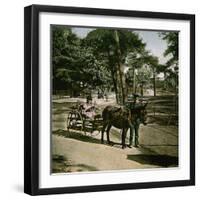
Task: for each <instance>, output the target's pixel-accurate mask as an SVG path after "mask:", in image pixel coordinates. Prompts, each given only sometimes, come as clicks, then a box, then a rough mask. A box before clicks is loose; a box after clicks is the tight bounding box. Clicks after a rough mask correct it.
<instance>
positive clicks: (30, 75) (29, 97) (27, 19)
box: [24, 5, 195, 195]
mask: <svg viewBox="0 0 200 200" xmlns="http://www.w3.org/2000/svg"><path fill="white" fill-rule="evenodd" d="M41 12H48V13H76V14H90V15H103V16H113V17H115V16H122V17H140V18H153V19H170V20H180V21H181V20H187V21H189V23H190V178H189V179H188V180H177V181H161V182H151V181H150V182H144V183H126V184H124V183H123V184H108V185H92V186H78V187H61V188H59V187H56V188H39V14H40V13H41ZM24 71H25V72H24V92H25V93H24V192H25V193H27V194H30V195H45V194H60V193H77V192H97V191H110V190H127V189H142V188H158V187H159V188H160V187H172V186H187V185H194V184H195V15H191V14H175V13H160V12H146V11H145V12H143V11H130V10H129V11H127V10H110V9H97V8H82V7H61V6H46V5H31V6H28V7H25V9H24Z"/></svg>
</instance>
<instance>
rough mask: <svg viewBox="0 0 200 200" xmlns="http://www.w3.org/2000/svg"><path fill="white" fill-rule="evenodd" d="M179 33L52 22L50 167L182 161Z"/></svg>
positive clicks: (64, 169) (65, 169) (72, 169)
mask: <svg viewBox="0 0 200 200" xmlns="http://www.w3.org/2000/svg"><path fill="white" fill-rule="evenodd" d="M178 41H179V32H177V31H155V30H134V29H120V28H119V29H114V28H99V27H98V28H96V27H70V26H64V25H51V49H50V51H51V88H52V91H51V131H52V134H51V173H77V172H79V173H80V172H82V173H84V172H85V173H86V172H95V171H114V170H134V169H147V168H148V169H153V168H170V167H171V168H174V167H178V166H179V162H178V160H179V156H178V155H179V151H178V149H179V144H178V140H179V134H178V133H179V131H178V124H179V116H178V107H179V104H178V102H179V95H178V94H179V82H178V80H179V48H178V47H179V44H178Z"/></svg>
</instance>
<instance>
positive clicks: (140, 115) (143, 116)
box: [131, 102, 148, 125]
mask: <svg viewBox="0 0 200 200" xmlns="http://www.w3.org/2000/svg"><path fill="white" fill-rule="evenodd" d="M147 104H148V102H146V103H141V104H139V105H136V106H135V107H134V108H132V109H131V115H132V120H133V121H134V122H136V123H142V124H144V125H147V110H146V107H147Z"/></svg>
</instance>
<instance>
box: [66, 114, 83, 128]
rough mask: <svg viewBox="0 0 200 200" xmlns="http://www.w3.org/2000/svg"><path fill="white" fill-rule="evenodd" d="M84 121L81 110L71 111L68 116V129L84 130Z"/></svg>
mask: <svg viewBox="0 0 200 200" xmlns="http://www.w3.org/2000/svg"><path fill="white" fill-rule="evenodd" d="M83 127H84V121H83V117H82V115H81V113H80V112H79V111H76V110H73V111H70V112H69V114H68V117H67V130H69V129H75V130H80V131H83V129H84V128H83Z"/></svg>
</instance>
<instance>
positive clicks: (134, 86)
mask: <svg viewBox="0 0 200 200" xmlns="http://www.w3.org/2000/svg"><path fill="white" fill-rule="evenodd" d="M133 93H136V84H135V67H133Z"/></svg>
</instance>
